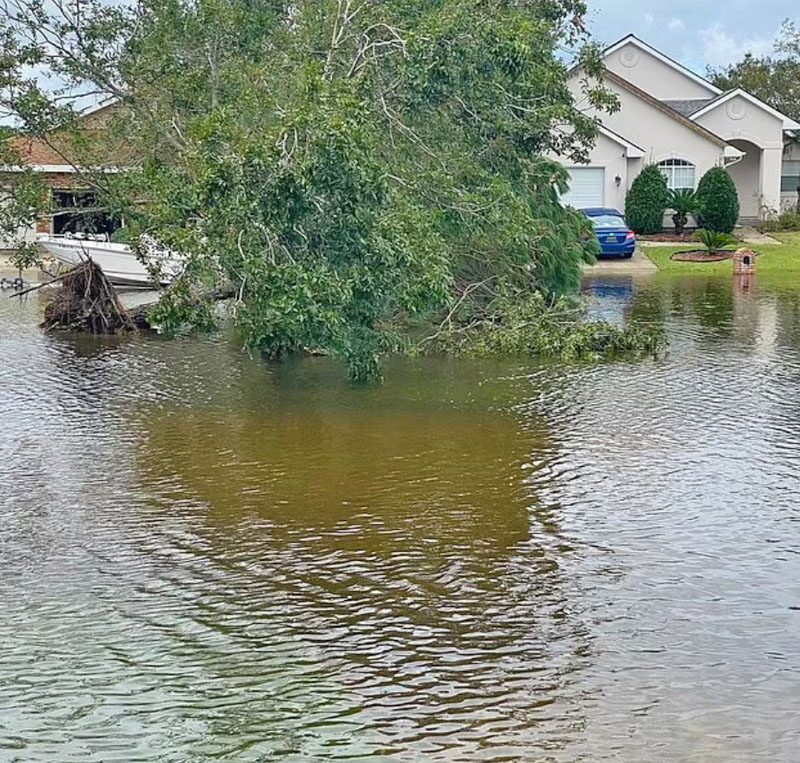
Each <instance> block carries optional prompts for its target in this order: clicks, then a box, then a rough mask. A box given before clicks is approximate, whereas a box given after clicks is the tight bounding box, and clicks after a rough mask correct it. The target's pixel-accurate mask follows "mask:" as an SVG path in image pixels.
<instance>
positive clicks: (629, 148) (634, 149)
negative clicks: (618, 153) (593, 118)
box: [597, 125, 644, 159]
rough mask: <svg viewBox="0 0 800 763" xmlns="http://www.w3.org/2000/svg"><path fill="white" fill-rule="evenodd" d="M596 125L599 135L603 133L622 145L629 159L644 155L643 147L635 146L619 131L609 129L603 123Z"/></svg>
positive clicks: (639, 157)
mask: <svg viewBox="0 0 800 763" xmlns="http://www.w3.org/2000/svg"><path fill="white" fill-rule="evenodd" d="M597 127H598V129H599V130H600V134H601V135H605V136H606V138H608V139H609V140H613V141H614V143H618V144H619V145H620V146H622V147H623V148H624V149H625V151H626V153H627V154H628V158H629V159H641V158H642V157H643V156H644V149H643V148H641V147H640V146H637V145H636V144H635V143H631V141H629V140H628V139H627V138H623V137H622V135H620V134H619V133H617V132H614V131H613V130H609V129H608V127H606V126H605V125H598V126H597Z"/></svg>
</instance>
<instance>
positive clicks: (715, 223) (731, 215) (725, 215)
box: [697, 167, 739, 233]
mask: <svg viewBox="0 0 800 763" xmlns="http://www.w3.org/2000/svg"><path fill="white" fill-rule="evenodd" d="M697 200H698V203H699V206H700V214H699V218H698V222H699V223H700V226H701V227H703V228H706V229H707V230H713V231H717V232H718V233H732V232H733V229H734V228H735V227H736V221H737V220H738V219H739V195H738V194H737V193H736V186H735V185H734V184H733V180H732V179H731V176H730V175H729V174H728V171H727V170H726V169H724V168H723V167H712V168H711V169H710V170H709V171H708V172H706V174H705V175H703V177H702V178H700V183H699V184H698V186H697Z"/></svg>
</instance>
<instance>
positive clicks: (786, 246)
mask: <svg viewBox="0 0 800 763" xmlns="http://www.w3.org/2000/svg"><path fill="white" fill-rule="evenodd" d="M770 235H772V237H773V238H775V239H778V240H779V241H781V242H782V246H775V245H771V246H760V245H752V244H742V246H750V247H751V248H752V249H754V250H755V251H756V252H758V253H759V254H760V255H761V256H760V257H759V258H758V260H757V261H756V266H757V267H756V275H757V276H758V279H759V282H763V283H764V284H769V285H774V286H779V287H780V286H787V287H792V288H797V287H798V286H800V233H773V234H770ZM643 248H644V252H645V254H646V255H647V256H648V257H649V258H650V259H651V260H652V261H653V262H654V263H655V264H656V265H658V269H659V270H660V271H662V272H664V273H674V274H698V275H728V274H730V273H731V271H732V268H733V266H732V264H731V262H730V260H723V261H722V262H710V263H703V262H675V261H674V260H671V259H670V255H672V254H673V253H674V252H680V251H682V250H683V251H685V250H686V249H692V248H694V247H693V245H692V244H678V245H676V246H647V244H646V243H645V244H643ZM697 248H700V246H699V245H698V247H697Z"/></svg>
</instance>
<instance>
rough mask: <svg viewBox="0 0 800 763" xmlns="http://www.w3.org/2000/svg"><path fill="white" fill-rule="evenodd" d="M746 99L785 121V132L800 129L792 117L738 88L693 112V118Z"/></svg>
mask: <svg viewBox="0 0 800 763" xmlns="http://www.w3.org/2000/svg"><path fill="white" fill-rule="evenodd" d="M736 97H740V98H744V99H745V100H746V101H749V102H750V103H752V104H753V105H754V106H756V107H758V108H760V109H762V110H763V111H766V112H767V113H768V114H772V116H773V117H775V118H777V119H780V120H782V121H783V129H784V130H797V129H800V124H798V123H797V122H795V120H794V119H792V118H791V117H787V116H786V114H781V112H780V111H778V110H777V109H773V108H772V106H770V105H769V104H768V103H764V101H762V100H759V99H758V98H756V97H755V96H754V95H750V93H748V92H747V91H746V90H742V88H740V87H737V88H736V89H735V90H728V91H727V92H726V93H722V94H721V95H718V96H717V97H716V98H714V99H712V100H710V101H709V102H708V103H706V104H705V105H704V106H702V107H701V108H699V109H698V110H697V111H695V112H693V113H692V115H691V117H692V119H697V118H698V117H702V116H703V114H708V112H709V111H712V110H713V109H715V108H717V106H721V105H722V104H723V103H727V102H728V101H730V100H731V99H732V98H736Z"/></svg>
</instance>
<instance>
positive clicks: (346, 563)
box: [0, 276, 800, 763]
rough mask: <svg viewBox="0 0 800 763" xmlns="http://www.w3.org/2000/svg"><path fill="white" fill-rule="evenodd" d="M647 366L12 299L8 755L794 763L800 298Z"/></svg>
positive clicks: (682, 283) (688, 340)
mask: <svg viewBox="0 0 800 763" xmlns="http://www.w3.org/2000/svg"><path fill="white" fill-rule="evenodd" d="M588 289H589V291H590V292H591V293H592V294H593V298H594V300H595V307H594V311H595V312H596V313H597V314H599V315H603V316H605V317H607V318H610V319H611V320H626V319H628V318H629V317H631V316H636V317H638V318H640V319H644V320H649V321H653V322H656V323H661V324H663V325H664V326H665V327H666V329H667V332H668V334H669V336H670V339H671V347H670V350H669V353H668V354H667V356H666V357H664V358H663V359H660V360H658V361H645V362H636V363H631V362H616V363H607V364H601V365H597V366H580V365H562V364H553V363H549V364H548V363H537V362H533V361H527V360H525V361H522V360H508V361H503V362H497V361H480V362H476V361H452V360H450V361H448V360H440V359H434V360H431V359H427V360H422V361H395V362H392V363H391V364H390V365H389V368H388V381H387V383H386V384H385V385H384V386H383V387H380V388H360V387H353V386H349V385H348V384H347V383H346V381H345V380H344V375H343V373H342V370H341V368H340V367H338V366H337V365H336V363H334V362H333V361H331V360H327V359H308V360H304V361H301V362H297V363H293V364H288V365H284V366H272V365H269V364H267V363H264V362H262V361H260V360H257V359H252V358H249V357H248V356H247V355H246V354H243V353H242V352H240V351H239V350H238V348H237V347H236V345H235V344H234V343H233V342H232V341H230V340H229V339H226V338H216V339H182V340H178V341H173V342H168V341H163V340H160V339H153V338H147V337H137V338H133V339H125V340H95V339H91V338H87V337H77V338H76V337H68V336H45V335H43V334H42V333H41V332H40V330H39V329H38V328H37V321H38V320H39V316H40V311H41V303H40V302H39V300H38V298H37V297H36V296H35V295H31V297H29V298H28V299H27V301H25V300H18V299H9V298H8V295H7V293H6V294H5V295H0V760H2V761H4V762H5V761H24V762H25V763H30V762H34V763H36V762H39V761H47V762H48V763H51V762H56V763H69V762H70V761H81V763H94V762H98V763H99V762H102V763H109V762H111V761H125V763H135V762H136V761H159V762H164V761H166V762H169V763H177V762H178V761H187V762H189V761H191V762H192V763H196V762H198V761H200V762H204V761H217V760H220V761H236V762H237V763H238V762H239V761H267V760H289V761H323V760H387V761H394V760H397V761H419V760H426V761H427V760H431V761H473V760H525V761H557V762H561V761H564V762H567V761H568V762H569V763H572V762H574V761H590V762H591V763H595V762H597V761H610V760H614V761H631V762H634V761H635V762H636V763H639V762H640V761H702V762H703V763H708V762H716V761H719V762H720V763H722V762H723V761H724V762H725V763H729V762H730V761H770V762H771V763H774V762H776V761H787V762H788V761H796V760H798V756H800V753H799V752H798V750H800V472H799V471H798V468H799V467H800V288H797V289H792V288H786V289H784V290H767V289H761V288H759V287H758V285H757V284H756V285H755V286H752V285H751V287H750V288H733V286H732V283H731V281H730V279H727V278H723V279H709V278H706V277H704V276H696V277H691V278H688V279H685V280H674V279H664V278H661V277H660V276H656V277H655V278H653V279H652V280H650V281H646V282H642V283H634V282H633V281H630V280H626V279H616V280H606V281H595V282H593V283H591V284H589V285H588Z"/></svg>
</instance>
